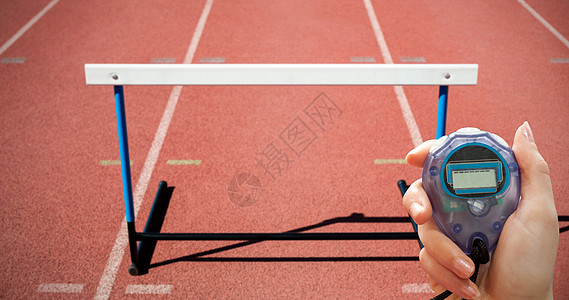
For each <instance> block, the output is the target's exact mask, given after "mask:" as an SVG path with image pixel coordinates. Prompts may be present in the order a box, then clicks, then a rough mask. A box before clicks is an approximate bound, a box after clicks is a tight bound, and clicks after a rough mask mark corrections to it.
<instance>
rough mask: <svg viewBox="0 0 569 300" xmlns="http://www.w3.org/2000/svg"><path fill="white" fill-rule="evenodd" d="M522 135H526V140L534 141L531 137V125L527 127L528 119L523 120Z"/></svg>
mask: <svg viewBox="0 0 569 300" xmlns="http://www.w3.org/2000/svg"><path fill="white" fill-rule="evenodd" d="M524 135H525V136H526V139H527V140H528V141H530V142H532V143H535V140H534V138H533V132H532V131H531V127H529V123H528V121H525V122H524Z"/></svg>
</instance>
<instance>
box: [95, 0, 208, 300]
mask: <svg viewBox="0 0 569 300" xmlns="http://www.w3.org/2000/svg"><path fill="white" fill-rule="evenodd" d="M212 4H213V0H207V1H206V3H205V5H204V8H203V11H202V14H201V16H200V19H199V21H198V24H197V26H196V29H195V31H194V34H193V36H192V40H191V42H190V46H189V47H188V52H186V56H185V58H184V62H183V63H185V64H189V63H191V62H192V59H193V58H194V54H195V52H196V49H197V47H198V43H199V40H200V37H201V35H202V32H203V29H204V26H205V23H206V21H207V17H208V15H209V12H210V10H211V6H212ZM181 91H182V87H181V86H175V87H174V88H172V92H171V93H170V97H169V98H168V103H167V104H166V109H165V110H164V114H163V115H162V119H161V120H160V125H158V130H157V131H156V134H155V135H154V140H153V141H152V146H151V147H150V150H149V151H148V155H147V156H146V160H145V162H144V166H143V167H142V172H141V174H140V177H139V179H138V182H137V184H136V188H135V190H134V215H135V216H136V215H137V214H138V210H139V209H140V206H141V205H142V201H143V200H144V199H143V198H144V194H146V190H147V189H148V183H149V182H150V177H151V175H152V172H153V171H154V166H155V165H156V161H157V160H158V154H160V150H161V149H162V144H163V143H164V139H165V138H166V133H167V132H168V127H169V126H170V121H171V120H172V116H173V114H174V110H175V109H176V104H177V103H178V99H179V98H180V93H181ZM127 244H128V234H127V227H126V218H123V220H122V223H121V227H120V230H119V232H118V234H117V237H116V240H115V244H114V246H113V249H112V250H111V253H110V255H109V259H108V261H107V265H106V267H105V270H104V271H103V275H102V276H101V280H100V282H99V286H98V287H97V293H96V294H95V299H108V298H109V297H110V294H111V290H112V288H113V284H114V282H115V278H116V276H117V272H118V269H119V266H120V264H121V261H122V258H123V256H124V252H125V249H126V247H127Z"/></svg>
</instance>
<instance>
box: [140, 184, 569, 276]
mask: <svg viewBox="0 0 569 300" xmlns="http://www.w3.org/2000/svg"><path fill="white" fill-rule="evenodd" d="M173 192H174V187H167V188H166V189H165V191H164V194H163V195H162V200H161V201H157V202H155V206H153V207H152V210H151V216H149V217H151V218H153V220H154V221H153V222H149V223H147V225H146V227H145V228H144V231H145V232H160V231H161V229H162V225H163V223H164V219H165V217H166V213H167V211H168V206H169V204H170V200H171V198H172V194H173ZM558 220H559V222H569V216H558ZM340 223H407V224H408V223H410V217H408V216H407V217H366V216H365V215H364V214H361V213H353V214H351V215H349V216H347V217H336V218H332V219H327V220H324V221H322V222H319V223H316V224H313V225H308V226H304V227H301V228H297V229H293V230H290V231H286V232H285V233H301V232H305V231H309V230H313V229H317V228H323V227H326V226H330V225H333V224H340ZM567 231H569V225H567V226H564V227H560V228H559V233H564V232H567ZM417 239H418V236H417ZM157 242H158V241H157V240H145V241H141V242H140V243H139V245H138V252H139V254H140V256H139V260H140V262H141V264H140V265H141V266H146V267H144V268H142V269H141V270H139V271H140V273H139V275H143V274H146V273H148V271H149V270H150V269H152V268H158V267H162V266H166V265H170V264H174V263H180V262H395V261H419V257H418V256H355V257H350V256H341V257H338V256H336V257H334V256H331V257H302V256H299V257H207V256H209V255H213V254H218V253H222V252H225V251H230V250H233V249H238V248H242V247H247V246H250V245H254V244H257V243H262V242H264V240H255V241H243V242H239V243H235V244H231V245H227V246H222V247H217V248H213V249H210V250H206V251H202V252H197V253H193V254H190V255H186V256H182V257H178V258H173V259H169V260H165V261H161V262H156V263H151V260H152V256H153V254H154V250H155V249H156V244H157Z"/></svg>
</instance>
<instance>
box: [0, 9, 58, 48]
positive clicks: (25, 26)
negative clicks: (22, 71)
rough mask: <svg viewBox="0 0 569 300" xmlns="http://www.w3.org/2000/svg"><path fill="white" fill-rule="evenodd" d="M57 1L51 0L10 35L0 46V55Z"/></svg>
mask: <svg viewBox="0 0 569 300" xmlns="http://www.w3.org/2000/svg"><path fill="white" fill-rule="evenodd" d="M57 2H59V0H53V1H51V2H50V3H49V4H48V5H46V6H45V7H44V8H43V9H42V10H41V11H40V12H39V13H38V14H37V15H35V16H34V17H33V18H32V19H31V20H30V21H28V23H26V25H24V27H22V28H20V30H18V32H16V34H14V36H12V37H11V38H10V39H9V40H8V41H7V42H6V43H4V45H2V47H0V55H2V53H4V51H6V50H7V49H8V48H10V46H12V44H14V43H15V42H16V41H17V40H18V39H19V38H20V37H21V36H22V35H24V33H26V31H28V29H30V27H32V26H34V24H35V23H36V22H37V21H38V20H39V19H41V17H43V15H45V14H46V13H47V12H48V11H49V10H50V9H51V8H52V7H53V6H54V5H55V4H57Z"/></svg>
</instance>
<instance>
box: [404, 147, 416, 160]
mask: <svg viewBox="0 0 569 300" xmlns="http://www.w3.org/2000/svg"><path fill="white" fill-rule="evenodd" d="M415 153H417V148H413V150H411V151H409V153H407V156H405V158H407V157H409V155H415Z"/></svg>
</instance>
